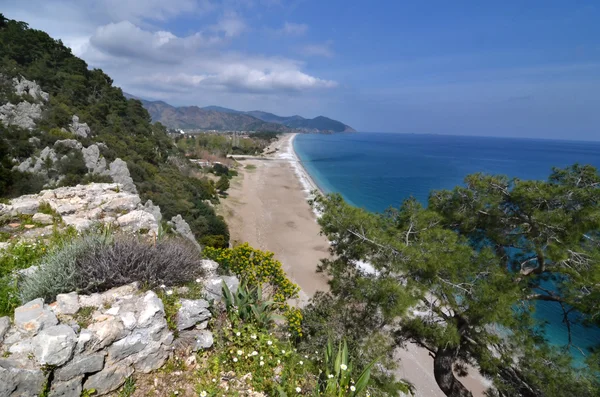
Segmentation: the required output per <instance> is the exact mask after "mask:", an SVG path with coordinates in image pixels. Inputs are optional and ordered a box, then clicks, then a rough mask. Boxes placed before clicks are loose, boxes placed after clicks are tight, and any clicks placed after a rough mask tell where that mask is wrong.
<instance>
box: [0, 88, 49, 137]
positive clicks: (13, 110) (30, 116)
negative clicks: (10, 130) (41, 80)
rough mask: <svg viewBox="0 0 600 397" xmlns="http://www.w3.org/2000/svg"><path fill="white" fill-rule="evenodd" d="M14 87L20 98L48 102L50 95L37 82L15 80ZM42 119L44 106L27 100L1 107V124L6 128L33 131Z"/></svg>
mask: <svg viewBox="0 0 600 397" xmlns="http://www.w3.org/2000/svg"><path fill="white" fill-rule="evenodd" d="M12 85H13V88H14V90H15V93H16V94H17V95H19V96H21V97H22V96H24V95H26V94H27V95H28V96H29V98H27V99H28V100H30V99H33V100H34V101H38V102H41V103H44V102H46V101H47V100H48V93H46V92H44V91H42V89H41V88H40V86H39V85H37V84H36V83H35V81H29V80H26V79H24V78H21V79H20V80H19V79H18V78H14V79H13V80H12ZM41 117H42V104H40V103H31V102H28V101H27V100H24V101H22V102H19V103H17V104H13V103H6V104H4V105H2V106H0V122H2V124H4V125H5V126H10V125H14V126H17V127H19V128H23V129H27V130H32V129H34V128H35V123H36V121H37V120H39V119H40V118H41Z"/></svg>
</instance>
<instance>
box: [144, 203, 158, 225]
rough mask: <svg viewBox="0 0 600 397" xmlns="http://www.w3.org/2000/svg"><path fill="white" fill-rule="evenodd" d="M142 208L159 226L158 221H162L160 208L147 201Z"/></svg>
mask: <svg viewBox="0 0 600 397" xmlns="http://www.w3.org/2000/svg"><path fill="white" fill-rule="evenodd" d="M143 208H144V210H145V211H146V212H149V213H151V214H152V216H154V219H155V220H156V223H157V224H159V225H160V221H162V213H161V212H160V207H159V206H158V205H154V203H153V202H152V200H148V201H146V204H144V207H143Z"/></svg>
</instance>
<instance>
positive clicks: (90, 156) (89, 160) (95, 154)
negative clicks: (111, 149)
mask: <svg viewBox="0 0 600 397" xmlns="http://www.w3.org/2000/svg"><path fill="white" fill-rule="evenodd" d="M81 153H82V154H83V160H84V161H85V166H86V167H87V169H88V171H89V172H91V173H93V174H101V173H103V172H104V171H106V160H105V159H104V157H100V149H99V148H98V145H90V146H88V147H87V148H83V149H81Z"/></svg>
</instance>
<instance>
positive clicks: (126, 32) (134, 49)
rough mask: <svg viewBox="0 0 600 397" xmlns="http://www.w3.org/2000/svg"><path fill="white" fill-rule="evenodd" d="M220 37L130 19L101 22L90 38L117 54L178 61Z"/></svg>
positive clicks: (102, 47) (104, 48) (137, 57)
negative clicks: (177, 32)
mask: <svg viewBox="0 0 600 397" xmlns="http://www.w3.org/2000/svg"><path fill="white" fill-rule="evenodd" d="M220 41H221V39H220V38H219V37H215V36H213V37H207V36H205V35H204V34H202V33H201V32H198V33H195V34H193V35H190V36H187V37H177V36H175V35H174V34H172V33H171V32H167V31H162V30H161V31H157V32H149V31H146V30H143V29H141V28H139V27H138V26H136V25H134V24H132V23H131V22H129V21H123V22H119V23H110V24H108V25H105V26H100V27H99V28H98V29H97V30H96V32H95V34H94V35H93V36H92V37H91V38H90V43H91V44H92V45H93V46H94V47H95V48H97V49H98V50H100V51H102V52H104V53H106V54H109V55H112V56H114V57H117V58H119V57H123V58H130V59H140V60H152V61H156V62H164V63H178V62H181V61H182V60H183V58H184V57H185V56H186V55H188V54H190V53H194V52H195V51H196V50H198V49H200V48H202V47H208V46H211V45H214V44H216V43H218V42H220Z"/></svg>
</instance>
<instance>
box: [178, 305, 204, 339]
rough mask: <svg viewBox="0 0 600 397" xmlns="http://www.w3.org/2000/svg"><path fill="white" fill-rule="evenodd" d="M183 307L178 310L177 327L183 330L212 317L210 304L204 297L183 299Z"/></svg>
mask: <svg viewBox="0 0 600 397" xmlns="http://www.w3.org/2000/svg"><path fill="white" fill-rule="evenodd" d="M180 304H181V307H180V308H179V311H178V312H177V329H178V330H179V331H182V330H184V329H188V328H191V327H193V326H194V325H196V324H197V323H200V322H202V321H205V320H208V319H209V318H210V311H209V310H208V307H209V306H210V305H209V303H208V302H207V301H205V300H204V299H198V300H190V299H181V301H180Z"/></svg>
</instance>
